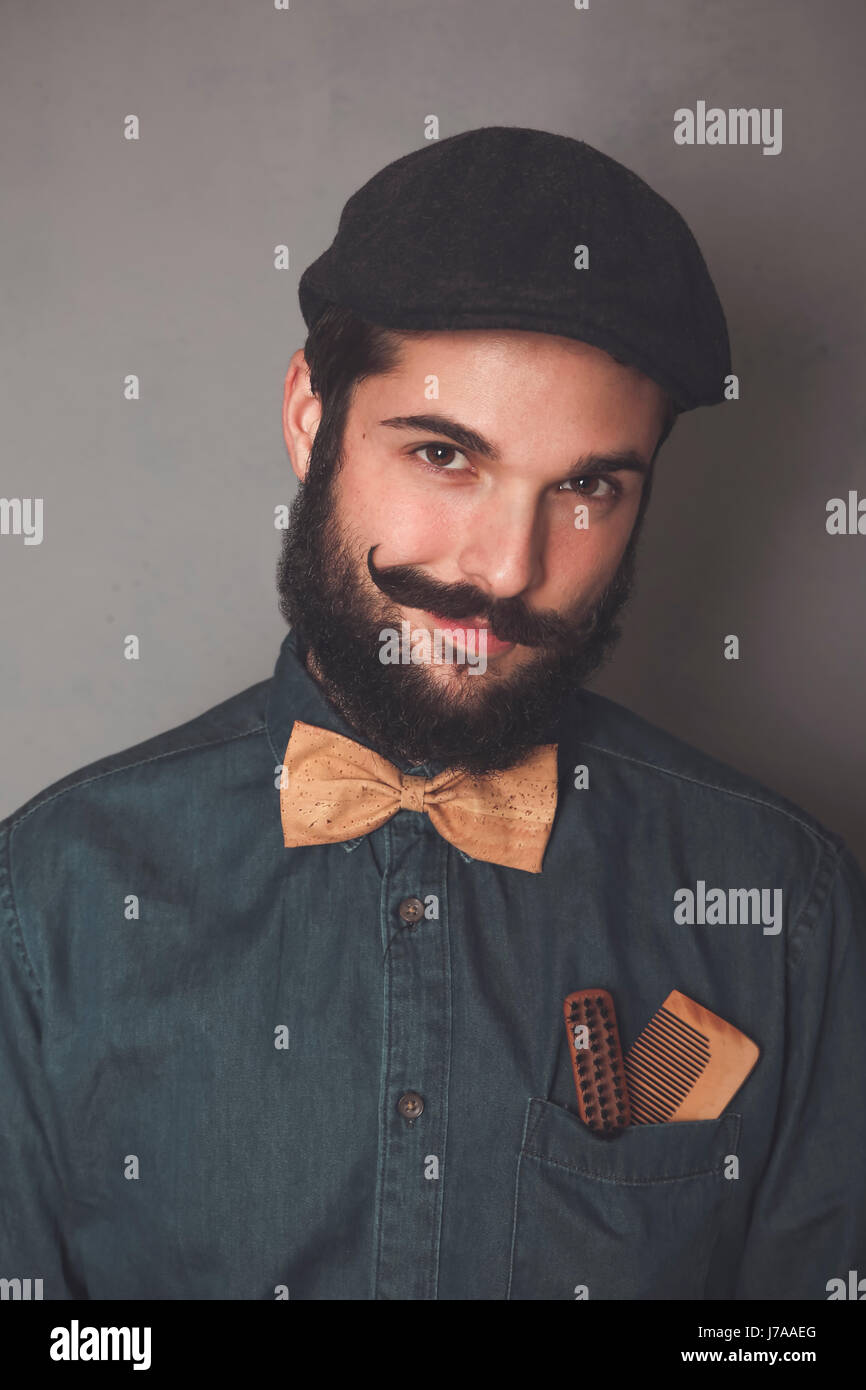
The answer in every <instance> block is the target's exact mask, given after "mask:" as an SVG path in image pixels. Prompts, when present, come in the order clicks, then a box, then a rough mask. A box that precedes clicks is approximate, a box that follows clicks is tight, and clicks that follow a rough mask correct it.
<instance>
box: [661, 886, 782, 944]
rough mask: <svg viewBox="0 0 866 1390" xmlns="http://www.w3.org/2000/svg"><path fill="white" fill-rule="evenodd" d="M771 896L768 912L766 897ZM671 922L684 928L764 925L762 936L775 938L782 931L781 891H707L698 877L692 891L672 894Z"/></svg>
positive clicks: (771, 889) (741, 889)
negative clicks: (742, 924) (672, 919)
mask: <svg viewBox="0 0 866 1390" xmlns="http://www.w3.org/2000/svg"><path fill="white" fill-rule="evenodd" d="M771 893H772V895H773V896H772V911H771V909H770V901H771V900H770V894H771ZM674 903H675V907H674V921H675V922H677V923H679V924H681V925H685V926H689V927H691V926H695V925H697V926H704V925H707V926H717V925H721V926H727V925H731V926H738V925H740V924H741V923H748V922H751V923H752V924H758V923H763V924H764V936H778V934H779V932H780V931H781V930H782V890H781V888H729V889H728V890H727V892H725V890H724V888H710V889H709V890H708V889H707V885H706V883H705V882H704V880H703V879H702V878H699V879H698V881H697V883H696V885H695V888H694V890H692V889H691V888H678V889H677V890H676V892H675V893H674Z"/></svg>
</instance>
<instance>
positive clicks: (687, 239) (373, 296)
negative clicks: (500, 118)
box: [298, 126, 731, 411]
mask: <svg viewBox="0 0 866 1390" xmlns="http://www.w3.org/2000/svg"><path fill="white" fill-rule="evenodd" d="M578 246H586V247H587V248H588V268H587V269H576V268H575V254H576V253H575V248H576V247H578ZM298 297H299V299H300V304H301V312H302V314H303V316H304V320H305V322H306V324H307V327H308V328H312V326H313V324H314V323H315V321H316V319H317V318H318V317H319V315H320V314H321V313H322V312H323V310H324V309H325V308H326V306H327V305H328V304H341V305H344V306H345V307H346V308H348V309H351V310H352V311H353V312H354V313H355V314H356V315H357V316H358V317H359V318H362V319H366V320H367V321H368V322H369V323H376V324H381V325H383V326H384V327H386V328H395V329H400V328H405V329H455V328H522V329H528V330H531V331H534V332H539V333H554V334H559V335H561V336H562V337H566V338H577V339H579V340H580V341H581V342H585V343H590V344H591V345H592V346H594V347H599V348H603V349H604V350H605V351H606V352H609V353H610V354H611V356H613V357H616V358H618V359H619V360H620V361H622V362H625V363H628V364H629V365H631V366H634V367H637V368H639V369H640V371H642V372H644V373H645V374H646V375H647V376H648V377H650V378H651V379H652V380H653V381H656V382H658V384H659V385H660V386H661V387H663V389H664V390H665V391H667V392H668V394H669V395H670V396H671V397H672V398H673V400H674V402H675V404H676V406H677V409H678V410H679V411H684V410H692V409H693V408H694V407H695V406H699V405H714V404H716V403H717V402H719V401H721V400H723V399H724V394H723V392H724V378H725V377H726V376H727V375H728V374H729V373H730V371H731V361H730V349H729V346H728V334H727V328H726V325H725V316H724V313H723V311H722V306H721V304H720V303H719V298H718V295H717V294H716V290H715V287H714V285H713V282H712V280H711V279H710V274H709V271H708V270H707V267H706V264H705V262H704V259H703V256H702V255H701V252H700V250H699V248H698V244H697V242H696V241H695V239H694V237H693V236H692V233H691V232H690V230H689V228H688V226H687V225H686V223H685V221H684V219H683V218H682V217H681V216H680V214H679V213H678V212H677V211H676V209H675V208H673V207H672V206H671V204H670V203H668V202H666V201H665V199H664V198H662V197H660V196H659V194H658V193H655V192H654V191H653V189H651V188H650V187H649V185H648V184H646V183H644V181H643V180H642V179H640V178H638V176H637V175H636V174H634V173H632V171H631V170H630V169H626V168H625V166H624V165H622V164H618V163H617V161H616V160H614V159H610V158H609V157H608V156H607V155H604V154H602V153H601V152H600V151H599V150H596V149H593V147H592V146H591V145H587V144H585V143H584V142H583V141H582V140H574V139H571V138H570V137H569V136H566V135H553V134H551V133H550V132H548V131H544V130H531V129H528V128H526V127H523V126H484V127H482V128H480V129H478V130H467V131H463V132H462V133H461V134H460V135H452V136H449V137H448V138H447V139H445V140H438V141H435V142H433V143H431V144H429V145H425V146H424V147H423V148H422V149H420V150H415V151H413V152H412V153H411V154H408V155H404V156H403V157H402V158H401V159H396V160H394V162H393V163H391V164H388V165H386V167H385V168H384V169H381V170H380V171H379V172H378V173H377V174H374V175H373V177H372V178H371V179H369V180H368V182H367V183H365V184H364V185H363V187H361V188H359V189H358V191H357V192H356V193H353V194H352V196H351V197H350V198H349V200H348V202H347V203H346V205H345V207H344V209H343V212H342V215H341V217H340V223H339V227H338V229H337V235H336V236H335V238H334V240H333V242H332V244H331V246H330V247H329V248H328V250H327V251H325V252H324V253H323V254H322V255H321V256H319V258H318V259H317V260H315V261H314V262H313V264H312V265H310V266H308V268H307V269H306V270H305V271H304V273H303V275H302V276H301V279H300V283H299V286H298Z"/></svg>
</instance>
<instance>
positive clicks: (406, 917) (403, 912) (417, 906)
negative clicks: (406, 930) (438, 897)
mask: <svg viewBox="0 0 866 1390" xmlns="http://www.w3.org/2000/svg"><path fill="white" fill-rule="evenodd" d="M397 911H398V912H399V914H400V916H401V917H402V919H403V921H404V922H408V923H409V924H410V926H414V925H415V923H416V922H420V921H421V918H422V917H423V916H424V904H423V903H422V901H421V899H420V898H404V899H403V901H402V902H401V904H400V906H399V907H398V908H397Z"/></svg>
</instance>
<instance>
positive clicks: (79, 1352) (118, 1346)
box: [48, 1318, 151, 1371]
mask: <svg viewBox="0 0 866 1390" xmlns="http://www.w3.org/2000/svg"><path fill="white" fill-rule="evenodd" d="M150 1335H151V1329H150V1328H149V1327H80V1326H79V1323H78V1319H77V1318H73V1319H72V1323H71V1325H70V1326H69V1327H52V1329H51V1346H50V1347H49V1350H48V1354H49V1356H50V1357H51V1360H52V1361H132V1362H133V1363H134V1364H133V1367H132V1369H133V1370H134V1371H147V1370H150Z"/></svg>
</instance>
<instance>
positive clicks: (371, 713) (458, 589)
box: [277, 421, 646, 774]
mask: <svg viewBox="0 0 866 1390" xmlns="http://www.w3.org/2000/svg"><path fill="white" fill-rule="evenodd" d="M329 436H330V431H328V430H327V429H326V428H325V426H324V421H323V424H322V426H320V428H319V431H318V433H317V436H316V439H315V442H314V445H313V451H312V455H311V460H310V469H309V472H308V475H307V481H306V482H304V483H302V484H300V485H299V488H298V493H297V496H296V498H295V500H294V502H293V504H292V508H291V512H290V515H289V525H288V528H287V530H286V533H285V535H284V537H283V545H282V551H281V554H280V559H279V562H278V565H277V590H278V593H279V599H280V612H281V613H282V615H283V617H284V618H285V620H286V622H288V623H289V624H290V625H291V626H292V628H293V629H295V630H296V631H297V632H298V633H299V635H300V637H301V639H302V641H303V643H304V644H305V645H306V646H307V648H308V649H309V651H310V653H311V654H312V657H313V661H314V670H313V672H311V674H314V675H315V677H316V679H317V680H318V682H319V684H320V686H321V688H322V690H323V692H324V694H325V695H326V697H327V698H328V699H329V700H330V701H331V703H332V704H333V705H334V706H335V707H336V709H337V710H338V711H339V712H340V714H341V715H342V716H343V718H344V719H345V720H346V722H347V723H348V724H349V725H350V726H351V727H352V728H353V729H354V730H355V732H356V733H357V734H358V735H360V736H361V737H362V738H364V739H365V740H366V741H367V742H368V743H369V744H371V745H372V747H373V748H374V749H375V750H376V752H378V753H380V754H381V755H382V756H383V757H385V758H387V759H388V760H389V761H390V762H393V763H395V764H398V765H399V764H401V763H408V764H409V765H414V764H426V765H428V766H431V765H434V766H435V765H436V764H441V766H442V767H449V768H455V769H462V770H464V771H466V772H470V773H475V774H484V773H487V772H492V771H495V770H501V769H505V768H508V767H512V766H513V765H514V764H515V763H517V762H519V761H521V760H522V759H523V758H524V757H525V756H526V755H527V754H528V753H529V752H530V751H531V749H532V748H534V747H535V746H537V745H538V744H539V743H549V742H556V741H557V737H558V735H557V718H558V715H559V713H560V711H561V706H562V702H563V700H564V698H565V697H566V696H567V695H568V694H569V693H570V692H573V691H575V690H576V689H577V688H578V687H579V686H581V685H583V684H584V682H585V681H586V680H587V679H588V678H589V676H590V675H591V674H592V673H593V672H595V671H596V670H597V669H598V668H599V667H600V666H601V664H602V663H603V661H604V660H605V659H606V658H607V657H608V656H609V654H610V652H611V651H612V649H613V647H614V646H615V644H616V643H617V641H618V640H619V638H620V636H621V628H620V627H619V626H618V625H617V624H616V621H615V620H616V618H617V617H618V615H619V614H620V612H621V610H622V609H623V607H624V606H625V604H626V602H627V600H628V598H629V596H630V593H631V588H632V583H633V579H634V570H635V554H636V549H637V538H638V532H639V530H640V523H641V520H642V516H643V504H642V507H641V511H640V512H639V514H638V518H637V520H636V522H635V526H634V528H633V530H632V534H631V537H630V538H629V543H628V546H627V547H626V550H625V553H624V555H623V558H622V560H621V562H620V565H619V568H618V570H617V572H616V574H615V575H614V577H613V579H612V580H611V582H610V584H609V585H608V587H607V589H606V590H605V591H604V592H603V594H602V595H601V597H600V598H599V599H598V600H597V601H596V602H595V603H594V604H592V605H590V606H588V607H587V606H586V605H579V606H577V607H576V608H575V609H573V610H572V612H571V614H569V615H568V616H567V617H566V616H563V615H562V614H556V613H553V612H552V611H550V610H548V612H547V613H546V614H537V613H533V612H532V610H529V609H527V608H526V607H525V605H524V604H523V602H522V600H521V599H519V598H518V599H505V600H498V601H496V602H495V603H490V602H485V601H484V600H483V596H481V595H480V594H479V592H478V591H477V590H476V589H475V588H474V586H471V585H443V584H440V583H438V582H437V581H435V580H432V579H429V578H428V577H427V576H425V575H424V574H423V572H422V571H418V570H415V569H412V568H411V567H407V566H392V567H390V568H388V569H383V570H382V571H379V570H377V569H376V568H375V567H374V565H373V562H372V555H373V550H375V546H374V547H372V548H371V550H370V552H369V554H368V561H367V568H368V570H369V573H370V576H371V578H372V577H373V576H375V575H377V574H378V575H380V577H381V580H382V590H381V591H380V592H379V593H369V592H368V591H367V588H366V581H365V580H361V579H359V576H358V568H359V566H358V561H357V560H356V559H355V558H354V556H353V555H352V553H351V551H350V550H349V548H348V546H347V545H346V543H345V541H344V539H343V538H342V537H341V536H340V535H339V534H338V532H337V528H336V523H335V520H334V507H333V504H332V494H333V485H334V481H335V478H336V476H337V472H338V469H339V466H340V461H339V442H337V443H336V444H334V442H333V441H331V440H330V437H329ZM317 451H318V453H317ZM645 495H646V486H645ZM577 543H579V542H577ZM373 582H374V583H375V582H376V581H375V578H374V580H373ZM362 583H363V584H364V586H365V587H363V588H362ZM386 587H387V588H388V590H389V591H390V597H389V599H388V602H387V605H383V606H382V607H381V608H377V600H378V603H379V604H380V605H382V600H383V598H384V597H385V594H384V590H385V588H386ZM398 594H399V599H398V601H400V602H403V603H404V604H405V605H406V606H407V607H410V608H419V609H424V610H425V611H427V612H433V613H439V614H442V615H443V616H447V617H449V618H451V619H454V618H458V617H469V616H472V615H480V614H485V615H486V616H487V617H488V621H489V623H490V627H491V631H493V633H494V635H496V636H499V637H501V638H503V640H514V641H520V642H522V643H525V644H526V645H528V646H532V647H533V648H537V650H538V655H536V656H534V657H533V659H532V660H530V661H527V662H526V663H525V665H524V666H522V667H521V668H520V669H519V670H517V671H514V672H512V673H509V674H504V675H500V674H499V672H498V671H497V670H496V661H495V660H493V661H491V663H490V665H488V667H487V671H486V672H485V673H484V674H477V675H472V674H470V671H469V669H468V667H464V668H460V667H455V669H454V672H453V675H449V680H448V682H447V684H443V685H442V686H439V685H437V684H434V682H433V681H432V680H431V679H430V677H429V676H428V673H427V671H426V669H425V667H424V666H423V665H397V664H395V665H388V666H386V665H383V664H382V662H381V661H380V659H379V651H380V647H381V641H380V632H381V629H382V628H383V627H392V628H395V629H396V630H397V631H398V632H399V631H400V624H401V622H402V621H403V615H402V614H401V613H400V612H399V610H398V609H397V608H396V607H395V606H394V602H393V600H394V599H396V598H397V595H398ZM473 596H474V597H473ZM479 598H481V600H482V601H481V602H479V601H478V600H479ZM455 625H456V624H455Z"/></svg>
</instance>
